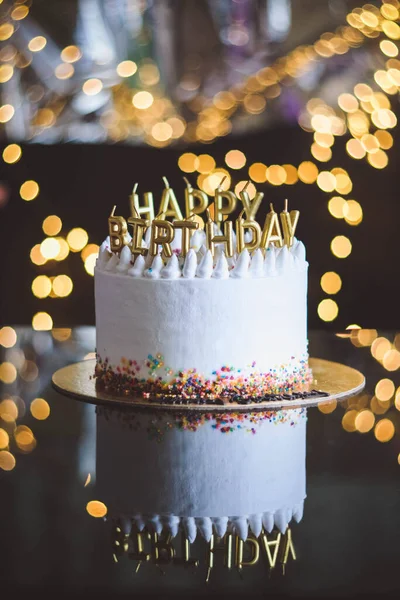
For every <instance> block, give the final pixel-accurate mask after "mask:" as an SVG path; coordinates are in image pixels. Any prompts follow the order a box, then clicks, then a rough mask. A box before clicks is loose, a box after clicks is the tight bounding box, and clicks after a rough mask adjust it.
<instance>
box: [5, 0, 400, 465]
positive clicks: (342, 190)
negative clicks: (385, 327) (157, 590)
mask: <svg viewBox="0 0 400 600" xmlns="http://www.w3.org/2000/svg"><path fill="white" fill-rule="evenodd" d="M28 14H29V7H28V6H27V3H24V2H17V3H15V4H14V6H13V8H12V9H10V13H9V18H8V20H7V21H6V22H3V23H1V24H0V41H7V42H8V41H9V40H12V36H13V34H14V32H15V30H16V27H17V25H18V21H20V20H22V19H24V18H25V17H26V16H27V15H28ZM399 18H400V3H399V2H398V0H382V2H381V6H380V7H379V8H378V7H377V6H375V5H373V4H366V5H364V6H363V7H360V8H355V9H354V10H353V11H352V12H350V13H349V14H348V15H347V25H345V26H343V27H340V28H338V29H337V30H336V31H335V32H333V33H325V34H323V35H322V36H321V37H320V38H319V39H318V40H317V41H316V42H315V43H314V44H313V45H311V46H302V47H300V48H297V49H296V50H294V51H293V52H291V53H290V54H289V55H288V56H286V57H282V58H280V59H278V60H277V61H276V62H275V63H274V64H273V65H271V66H269V67H266V68H263V69H261V70H259V71H258V72H257V73H255V74H254V75H252V76H251V77H249V78H248V79H247V80H246V81H245V83H244V84H243V85H241V86H236V87H233V88H231V89H229V90H225V91H222V92H219V93H218V94H216V95H215V97H213V98H212V99H205V98H204V97H202V96H201V95H198V96H196V97H195V98H194V99H193V100H191V101H190V102H189V108H190V110H191V111H192V114H193V115H194V118H193V119H192V120H191V121H185V119H183V118H182V117H181V116H179V115H177V113H176V111H175V109H174V107H173V105H172V103H171V101H170V100H169V99H167V98H164V97H163V96H162V95H161V92H160V91H158V92H157V91H156V87H155V86H157V84H158V82H159V79H160V76H159V72H158V69H157V67H156V65H154V64H153V63H151V61H147V62H145V63H144V64H141V65H138V64H136V63H135V62H134V61H131V60H126V61H123V62H121V63H120V64H119V65H118V67H117V70H116V71H117V75H118V76H119V77H120V78H121V81H122V83H121V82H120V83H119V84H118V85H117V86H115V89H114V90H113V91H114V96H115V105H114V108H113V109H112V110H107V111H105V112H103V114H102V115H101V117H100V121H101V124H102V126H103V127H104V128H105V129H106V130H107V132H108V135H109V137H110V138H111V139H114V140H116V141H120V140H124V139H126V138H127V137H128V136H129V135H136V132H140V135H142V136H143V139H144V140H145V142H146V143H148V144H149V145H152V146H156V147H165V146H167V145H169V144H171V143H173V142H174V141H176V140H180V139H182V140H184V141H188V142H192V141H196V142H203V143H205V144H206V143H210V142H212V141H213V140H214V139H215V138H216V137H220V136H224V135H227V134H228V133H230V131H231V130H232V118H233V116H234V114H235V113H238V112H240V111H242V112H245V113H246V114H247V115H259V114H261V113H262V112H264V111H265V110H268V107H269V106H270V105H272V103H273V101H274V100H275V99H276V98H278V97H279V96H280V93H281V90H282V87H283V86H285V85H287V84H288V81H289V82H290V81H292V80H293V79H294V78H296V77H300V76H301V75H302V74H304V73H305V72H307V70H308V69H310V68H312V66H313V64H314V63H315V61H326V60H329V59H330V58H331V57H333V56H336V55H342V54H346V53H347V52H349V51H350V50H352V49H355V48H358V47H360V46H362V45H363V44H364V43H366V42H369V43H371V44H374V45H375V46H376V49H377V54H376V62H374V63H373V64H374V66H373V69H372V73H371V77H370V79H369V80H368V81H362V82H359V83H357V84H356V85H354V86H353V87H352V89H350V90H348V91H346V92H343V93H340V94H339V95H338V97H337V99H336V102H335V103H334V104H332V103H330V104H328V103H327V102H326V101H324V100H323V99H321V98H312V99H310V100H309V101H308V102H307V103H306V106H305V108H304V110H303V111H302V112H301V114H300V116H299V119H298V122H299V126H300V127H301V128H302V129H303V130H305V131H306V132H308V133H309V134H310V136H311V140H310V158H309V160H306V161H303V162H301V163H300V164H298V165H294V164H281V165H278V164H272V165H266V164H264V163H263V162H255V163H249V162H248V159H247V157H246V156H245V154H244V153H243V152H242V151H241V150H239V149H232V150H231V151H229V152H228V153H227V154H226V156H225V161H224V164H223V165H221V166H218V165H217V164H216V161H215V159H214V158H213V157H212V156H211V155H210V154H208V153H203V154H200V155H195V154H194V153H192V152H184V153H182V155H181V156H180V157H179V160H178V167H179V169H180V170H181V171H182V172H183V173H185V174H187V173H191V174H196V178H197V185H198V187H199V188H200V189H202V190H204V191H205V192H206V193H207V194H209V195H211V196H212V195H213V194H214V190H215V188H216V187H217V185H218V184H219V183H220V182H221V179H222V176H226V179H225V181H224V183H223V189H228V188H229V187H232V186H233V187H234V190H235V192H236V193H238V192H239V191H240V190H241V189H242V188H243V186H244V185H245V183H246V182H247V181H248V179H250V181H251V183H250V185H248V187H247V191H248V193H249V195H250V197H253V196H254V194H255V191H256V185H258V184H267V185H271V186H293V185H297V184H304V185H316V186H317V187H318V189H319V190H321V191H322V192H323V193H324V194H326V198H327V208H328V211H329V214H330V215H331V216H332V217H333V218H335V219H341V220H343V221H345V222H346V223H347V225H349V227H350V228H351V227H354V226H358V225H359V224H360V223H361V222H362V220H363V209H362V205H361V203H360V202H359V201H358V200H355V199H353V198H351V197H350V195H351V194H352V191H353V180H352V178H351V175H350V174H349V172H348V171H347V170H346V169H343V168H341V167H332V168H328V167H327V168H324V165H325V164H326V163H329V162H330V161H331V160H332V158H333V156H334V146H335V143H336V141H337V140H338V139H339V138H341V137H343V136H347V137H348V139H347V141H346V151H347V154H348V156H349V157H350V158H351V159H354V160H365V161H367V163H368V164H369V165H370V166H371V167H372V168H374V169H385V168H386V167H387V165H388V163H389V150H390V149H391V148H392V146H393V143H394V140H393V136H392V134H391V133H390V130H392V129H394V128H395V127H396V125H397V119H396V115H395V113H394V112H393V110H392V102H391V97H395V96H396V95H397V94H398V92H399V88H400V60H399V58H398V55H399V47H398V41H399V40H400V26H399V24H398V21H399ZM46 43H47V40H46V38H45V37H44V36H36V37H34V38H32V39H31V40H30V41H29V43H28V50H29V53H30V58H29V60H30V61H32V60H34V57H35V53H38V52H41V51H42V50H43V49H44V48H45V46H46ZM81 58H82V52H81V51H80V49H79V48H78V47H77V46H67V47H66V48H64V49H63V50H62V52H61V55H60V64H59V65H58V66H57V67H56V69H55V76H56V77H57V78H58V79H61V80H62V79H70V78H72V77H73V76H74V73H75V67H74V64H75V63H77V62H78V61H79V60H80V59H81ZM29 60H28V59H27V58H26V57H25V59H24V57H23V56H22V55H21V53H18V52H17V51H16V50H15V48H14V49H13V46H12V44H11V43H7V45H5V46H4V47H3V48H2V49H1V50H0V83H5V82H7V81H10V80H11V79H12V77H13V76H15V72H16V70H17V69H23V68H25V67H26V66H28V65H29V64H30V62H29ZM136 74H139V76H140V84H141V86H142V89H137V88H135V87H134V88H131V87H128V86H124V85H123V81H124V80H125V79H128V78H131V77H133V76H135V75H136ZM189 79H190V78H189ZM186 84H187V86H189V87H190V86H192V87H193V85H194V84H192V83H190V81H189V80H188V81H187V82H186ZM103 87H104V83H103V82H102V81H101V80H100V79H97V78H92V79H88V80H87V81H85V82H84V83H83V84H82V91H83V93H84V94H87V95H89V96H90V95H93V96H95V95H96V94H98V93H100V91H101V90H102V89H103ZM38 93H39V92H38ZM17 110H18V107H14V106H13V105H11V104H7V103H6V104H3V105H1V106H0V123H3V124H6V123H8V122H9V121H10V120H11V119H13V118H15V115H16V111H17ZM61 110H62V106H61V104H60V105H59V106H55V105H52V106H44V107H41V108H38V109H37V111H36V113H35V115H34V117H33V120H32V126H33V132H32V136H33V137H34V136H35V132H40V131H42V130H43V128H51V127H53V126H55V124H56V122H57V118H58V114H60V111H61ZM132 125H134V127H133V128H132ZM2 156H3V161H4V163H6V164H7V165H8V166H9V167H10V168H12V165H14V164H16V163H17V162H18V161H20V160H22V159H23V156H22V149H21V147H20V146H19V145H18V144H17V143H11V144H9V145H7V146H6V147H5V148H4V151H3V155H2ZM238 175H239V177H238ZM240 176H242V177H241V178H240ZM19 195H20V197H21V199H22V200H24V201H26V202H31V201H35V200H37V199H38V198H40V185H39V183H38V182H36V181H35V180H33V179H30V180H27V181H21V183H20V188H19ZM42 230H43V234H42V240H41V241H38V243H37V244H36V245H35V246H33V248H32V249H31V250H30V260H31V262H32V264H33V265H34V266H35V267H37V268H38V269H39V272H38V274H37V275H36V276H35V277H34V279H33V281H32V293H33V295H34V296H35V297H36V298H38V299H44V298H48V297H50V298H66V297H67V296H69V295H70V294H71V293H72V292H73V281H72V279H71V278H70V277H69V276H67V275H65V274H63V273H60V274H58V275H55V276H51V277H50V276H47V275H45V274H43V272H41V271H40V269H41V267H43V266H44V265H46V264H47V263H48V262H50V264H53V265H54V264H58V263H60V264H61V263H62V262H63V261H65V260H67V259H68V258H69V256H70V255H71V254H75V255H78V254H79V255H80V257H81V260H82V265H83V268H84V269H85V271H86V273H87V274H88V275H93V270H94V265H95V261H96V257H97V254H98V250H99V248H98V246H97V245H96V244H93V243H91V242H90V241H89V236H88V233H87V232H86V231H85V230H84V229H83V228H81V227H75V228H73V229H71V230H69V231H67V230H65V228H64V227H63V223H62V219H61V218H60V217H59V216H57V215H48V216H47V217H46V218H45V219H44V220H43V223H42ZM349 231H351V230H349ZM350 238H351V234H350V233H349V234H348V235H346V236H345V235H338V236H335V237H334V238H333V239H332V240H331V241H330V250H331V252H332V255H333V257H334V258H335V259H340V260H344V259H346V258H348V257H349V256H350V255H351V252H352V242H351V239H350ZM336 264H339V263H336ZM320 285H321V290H322V292H323V293H325V294H326V296H327V297H325V298H323V299H322V300H321V302H320V303H319V305H318V308H317V310H318V315H319V317H320V319H321V320H322V321H334V320H335V319H336V318H337V316H338V313H339V302H338V300H337V298H338V296H337V294H338V293H339V292H340V290H341V288H342V280H341V277H340V274H339V273H337V272H336V271H333V270H332V271H327V272H325V273H323V274H322V275H321V279H320ZM332 296H334V297H335V298H332ZM32 326H33V329H35V330H39V331H40V330H44V331H50V330H51V335H52V337H53V338H54V339H55V340H56V341H58V342H63V341H66V340H68V339H69V337H70V335H71V330H70V329H59V328H54V327H53V319H52V317H51V315H50V314H49V313H48V312H45V311H40V312H37V313H36V314H35V315H33V318H32ZM347 329H348V331H347V333H346V334H343V335H344V336H346V337H349V339H350V341H351V343H353V344H354V345H355V346H357V347H359V348H369V349H370V352H371V355H372V356H373V357H374V358H375V359H376V360H377V361H378V362H379V363H380V364H381V365H382V367H383V369H385V370H386V371H388V372H394V371H397V370H398V369H399V368H400V338H399V335H396V337H395V338H394V339H393V340H389V339H388V338H386V337H383V336H379V335H378V332H377V331H376V330H365V329H361V328H360V327H359V326H358V325H349V327H348V328H347ZM16 344H17V334H16V332H15V330H14V329H13V328H12V327H3V328H2V329H0V345H1V346H3V347H4V348H5V349H7V350H9V351H12V350H13V349H14V347H15V346H16ZM25 363H26V364H25ZM28 363H29V364H28ZM30 363H32V364H30ZM21 373H22V375H21ZM18 376H21V377H22V378H23V379H24V378H25V379H26V381H29V380H32V381H33V380H34V379H35V378H36V377H37V376H38V369H37V366H36V364H35V363H34V361H25V362H24V365H22V366H21V368H19V367H18V366H17V367H16V365H15V364H14V363H13V361H12V360H11V359H10V360H5V361H4V362H2V363H1V364H0V381H2V382H3V383H5V384H8V385H12V384H13V383H14V382H15V381H16V379H17V377H18ZM25 379H24V380H25ZM374 391H375V393H374V395H373V396H371V395H367V394H363V395H361V396H359V397H357V400H350V401H348V403H347V405H344V406H345V408H346V412H345V413H344V416H343V420H342V426H343V428H344V429H345V430H346V431H349V432H352V431H357V432H359V433H367V432H369V431H373V432H374V435H375V437H376V439H377V440H378V441H381V442H387V441H389V440H391V439H392V438H393V436H394V434H395V430H396V425H395V419H394V418H391V417H390V415H388V416H383V417H382V415H386V413H388V411H389V409H390V407H391V406H394V407H395V408H397V410H400V388H398V389H397V391H396V386H395V384H394V382H393V381H392V380H391V379H389V378H386V377H385V378H383V379H381V380H379V381H378V383H377V385H376V388H375V390H374ZM19 400H20V399H19ZM19 400H18V401H17V400H16V399H12V398H5V399H3V400H2V401H1V402H0V419H1V420H2V421H1V422H3V423H4V422H5V423H7V422H15V421H16V419H17V417H18V416H21V415H23V410H24V409H23V406H22V404H21V407H19V405H18V402H19ZM36 401H37V402H36ZM335 408H336V403H330V404H326V405H321V406H320V410H321V411H322V412H324V413H329V412H332V411H333V410H335ZM30 410H31V413H32V415H33V416H34V417H35V418H38V419H45V418H47V417H48V415H49V414H50V408H49V406H48V403H47V402H46V401H45V400H44V399H42V398H37V399H35V400H34V402H32V403H31V408H30ZM35 412H36V415H35V414H34V413H35ZM7 420H8V421H7ZM18 427H21V428H22V429H18ZM13 431H14V433H13V436H14V438H15V440H16V444H17V447H18V448H19V449H20V451H22V452H29V451H31V450H32V449H34V447H35V443H36V442H35V438H34V436H33V433H32V431H31V430H29V428H26V427H25V426H24V425H21V426H17V428H14V430H13ZM9 441H10V439H9V434H8V433H7V431H6V430H5V429H4V428H2V427H0V468H2V469H5V470H11V469H12V468H14V466H15V457H14V456H13V454H12V453H11V452H9ZM399 463H400V454H399Z"/></svg>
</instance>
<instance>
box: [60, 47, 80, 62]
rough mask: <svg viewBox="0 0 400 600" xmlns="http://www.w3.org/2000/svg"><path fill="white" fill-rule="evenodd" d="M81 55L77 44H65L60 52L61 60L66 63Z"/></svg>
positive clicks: (75, 59)
mask: <svg viewBox="0 0 400 600" xmlns="http://www.w3.org/2000/svg"><path fill="white" fill-rule="evenodd" d="M81 57H82V52H81V51H80V49H79V48H78V46H66V47H65V48H64V49H63V50H62V52H61V60H63V61H64V62H66V63H74V62H76V61H77V60H79V59H80V58H81Z"/></svg>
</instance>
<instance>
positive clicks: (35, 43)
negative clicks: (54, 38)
mask: <svg viewBox="0 0 400 600" xmlns="http://www.w3.org/2000/svg"><path fill="white" fill-rule="evenodd" d="M46 44H47V40H46V38H45V37H44V36H43V35H38V36H36V37H34V38H32V39H31V40H30V42H29V43H28V48H29V50H30V51H31V52H40V51H41V50H43V48H44V47H45V46H46Z"/></svg>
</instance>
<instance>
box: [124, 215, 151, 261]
mask: <svg viewBox="0 0 400 600" xmlns="http://www.w3.org/2000/svg"><path fill="white" fill-rule="evenodd" d="M128 224H129V225H132V241H131V252H132V254H144V255H145V254H147V252H148V250H147V248H143V247H142V239H143V234H144V232H145V231H146V229H147V227H148V226H149V222H148V221H146V220H145V219H140V218H139V216H134V217H129V219H128Z"/></svg>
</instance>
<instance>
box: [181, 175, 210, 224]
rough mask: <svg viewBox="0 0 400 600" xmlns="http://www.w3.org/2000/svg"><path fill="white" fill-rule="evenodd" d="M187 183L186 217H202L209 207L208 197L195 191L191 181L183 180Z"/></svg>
mask: <svg viewBox="0 0 400 600" xmlns="http://www.w3.org/2000/svg"><path fill="white" fill-rule="evenodd" d="M183 179H184V180H185V182H186V189H185V207H186V217H189V216H190V215H200V214H201V213H203V212H204V211H205V210H206V209H207V206H208V196H207V194H206V193H205V192H203V191H201V190H195V189H193V188H192V186H191V184H190V181H188V180H187V179H186V177H184V178H183Z"/></svg>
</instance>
